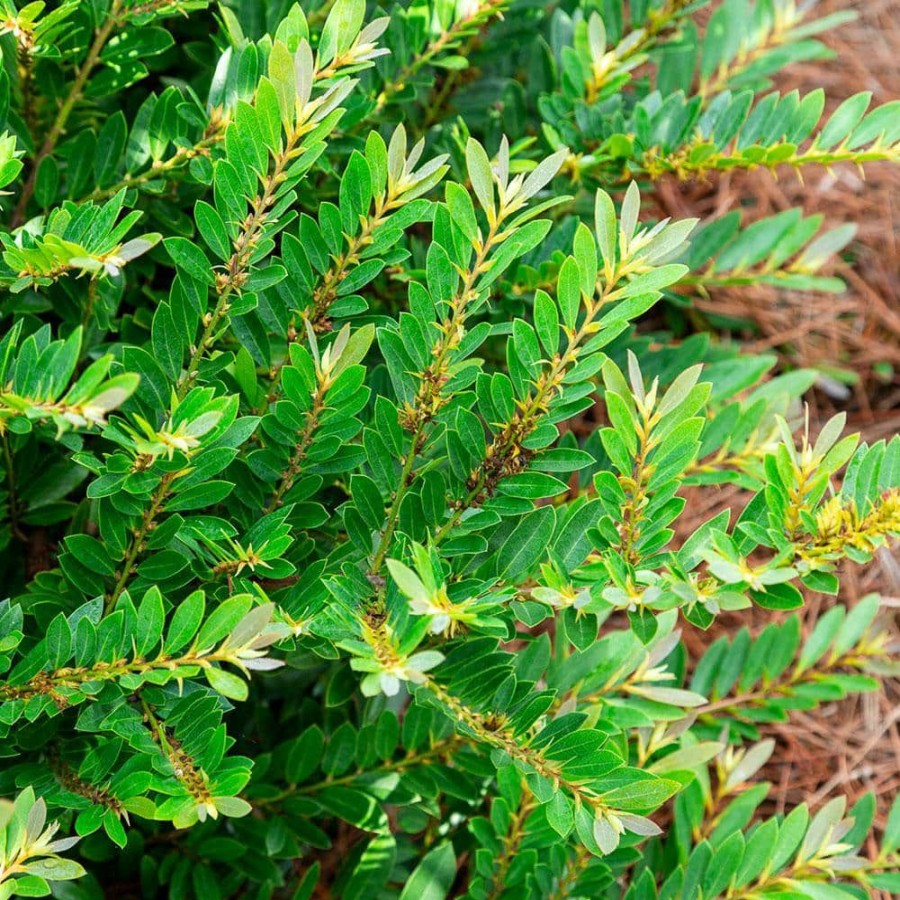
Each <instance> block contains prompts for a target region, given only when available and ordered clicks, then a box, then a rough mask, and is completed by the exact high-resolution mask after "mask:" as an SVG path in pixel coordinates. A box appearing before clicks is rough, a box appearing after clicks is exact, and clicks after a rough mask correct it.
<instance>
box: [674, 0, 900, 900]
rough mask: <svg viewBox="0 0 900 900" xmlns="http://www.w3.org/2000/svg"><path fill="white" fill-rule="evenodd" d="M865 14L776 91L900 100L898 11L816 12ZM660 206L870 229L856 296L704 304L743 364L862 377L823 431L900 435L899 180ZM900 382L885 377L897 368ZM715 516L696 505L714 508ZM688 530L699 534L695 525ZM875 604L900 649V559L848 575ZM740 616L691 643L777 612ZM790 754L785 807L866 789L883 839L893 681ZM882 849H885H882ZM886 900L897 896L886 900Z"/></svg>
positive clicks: (728, 187)
mask: <svg viewBox="0 0 900 900" xmlns="http://www.w3.org/2000/svg"><path fill="white" fill-rule="evenodd" d="M848 7H853V8H855V9H856V10H857V12H858V14H859V18H858V20H857V21H855V22H851V23H849V24H847V25H844V26H842V27H841V28H840V29H838V30H837V31H836V32H834V33H832V34H829V35H826V36H825V37H824V41H825V42H826V43H827V44H828V45H829V46H830V47H831V48H832V49H833V50H834V51H835V53H836V54H837V56H836V58H835V59H834V60H831V61H825V62H817V63H809V64H798V65H795V66H793V67H791V68H790V69H789V70H788V71H787V72H785V73H783V75H782V76H779V78H778V79H777V83H776V87H777V88H778V89H780V90H792V89H794V88H798V89H799V90H800V92H801V95H802V94H804V93H806V92H808V91H810V90H812V89H813V88H816V87H823V88H824V89H825V92H826V94H827V96H828V107H827V110H826V111H830V110H832V109H834V108H835V107H836V106H837V105H838V104H839V103H840V102H841V101H842V100H844V99H846V98H847V97H848V96H850V95H852V94H854V93H856V92H857V91H862V90H869V91H872V93H873V95H874V96H873V103H879V104H880V103H885V102H888V101H890V100H895V99H897V98H900V63H898V59H900V16H898V15H897V12H898V8H897V3H896V0H871V2H867V3H865V4H856V3H853V2H852V0H825V2H823V3H821V4H820V5H819V6H818V8H817V13H819V14H825V13H827V12H831V11H833V10H835V9H846V8H848ZM660 188H661V191H660V199H661V201H662V204H663V205H664V206H665V207H666V212H667V214H669V215H673V216H676V217H677V216H687V215H699V216H702V217H706V216H714V215H722V214H724V213H725V212H727V211H729V210H731V209H737V208H743V209H744V215H745V220H744V224H747V223H748V222H749V221H753V220H755V219H757V218H760V217H763V216H767V215H772V214H774V213H777V212H780V211H782V210H785V209H788V208H790V207H793V206H800V207H802V209H803V210H804V214H805V215H810V214H813V213H822V214H824V216H825V219H826V223H825V227H834V226H836V225H839V224H842V223H844V222H855V223H857V224H858V226H859V231H858V233H857V237H856V239H855V241H854V242H853V244H852V245H851V247H850V248H849V251H850V252H849V254H847V261H846V262H844V263H841V264H840V265H839V266H838V267H837V272H836V274H838V275H840V276H841V277H842V278H843V279H844V280H845V281H846V282H847V285H848V290H847V293H846V294H844V295H831V294H827V295H826V294H821V295H810V294H807V293H802V294H801V293H796V294H792V293H786V292H776V291H774V290H772V289H770V288H767V287H763V286H760V287H756V288H752V289H750V290H747V289H744V288H741V289H740V290H737V291H733V292H729V291H717V292H716V293H715V294H713V295H712V296H711V297H710V298H709V299H708V300H702V301H699V302H698V306H699V308H700V309H701V310H704V311H709V312H714V313H719V314H724V315H727V316H729V317H732V316H733V317H735V318H737V319H742V320H747V321H749V322H752V323H753V324H752V328H748V329H747V330H746V331H745V332H744V333H743V334H735V335H734V337H735V338H737V339H739V340H741V342H742V345H743V347H744V349H745V352H749V353H752V352H776V353H777V354H778V355H779V358H780V359H781V360H782V362H783V364H784V365H785V366H787V367H795V366H818V367H823V368H825V369H831V370H833V369H834V368H835V367H840V368H842V369H845V370H848V371H850V372H852V373H855V374H856V376H857V380H856V383H855V384H852V385H850V389H849V391H847V390H843V391H842V390H841V389H840V388H841V386H840V385H839V384H837V383H836V382H831V381H830V380H827V379H826V380H825V381H824V382H823V384H822V385H821V386H820V387H818V388H817V389H816V390H815V391H814V392H813V394H812V396H811V397H810V398H809V399H810V418H811V422H812V423H813V426H814V427H813V430H814V431H815V430H817V429H816V428H815V425H816V424H818V425H821V423H822V422H824V421H825V420H826V419H827V418H828V417H829V416H830V415H832V414H833V413H834V412H836V411H838V410H841V409H843V410H845V411H846V412H847V414H848V418H849V424H850V426H851V427H852V428H853V429H855V430H859V431H861V432H862V434H863V437H864V439H865V440H868V441H873V440H878V439H880V438H883V437H888V438H889V437H890V436H892V435H893V434H896V433H898V432H900V375H898V373H900V219H898V216H897V204H898V198H900V168H898V167H896V166H891V165H890V164H875V165H872V166H870V167H868V168H867V170H866V172H865V174H864V176H863V173H861V172H859V171H857V170H855V169H854V168H852V167H841V168H836V169H834V170H833V171H826V170H824V169H817V170H813V171H810V172H805V173H804V181H803V182H801V181H800V179H799V178H798V177H797V176H796V175H795V174H794V173H793V172H791V171H782V172H780V173H779V176H778V177H773V176H772V175H771V174H770V173H768V172H765V171H761V172H735V173H730V174H728V175H726V176H724V177H721V178H718V179H716V180H715V181H708V182H694V183H690V184H677V183H675V182H669V183H666V184H665V185H661V186H660ZM884 364H889V366H891V367H893V369H894V370H896V371H890V370H888V371H887V372H886V371H885V365H884ZM735 494H736V492H735V491H733V490H732V489H729V488H723V489H721V490H720V491H719V492H718V494H717V495H714V496H713V498H712V499H711V498H710V496H709V488H705V489H704V491H703V494H702V497H703V500H701V499H700V496H697V495H696V494H695V495H694V496H691V498H690V500H689V503H688V509H691V510H692V511H693V513H694V516H693V518H694V526H696V525H697V524H699V523H700V522H701V521H704V520H705V519H707V518H709V516H710V515H712V514H713V513H714V512H716V511H717V510H718V509H721V508H724V507H725V506H731V507H732V508H739V507H740V506H741V505H742V503H743V500H742V498H740V497H739V496H736V495H735ZM704 500H705V501H706V502H707V508H706V509H703V508H702V507H701V506H698V503H697V502H695V501H699V502H700V504H702V503H703V501H704ZM684 524H685V529H686V531H687V532H689V531H690V529H691V527H692V526H691V523H689V522H685V523H684ZM869 592H877V593H880V594H881V595H883V597H884V598H885V601H884V611H883V616H884V618H885V619H886V620H887V622H888V627H889V628H891V629H892V631H893V632H894V633H895V634H896V635H897V641H896V642H895V648H894V649H895V650H900V627H898V626H900V616H898V611H900V555H898V554H897V553H896V552H894V553H891V551H888V550H881V551H879V555H878V557H877V558H876V559H875V560H874V561H873V562H872V563H871V564H870V565H869V566H867V567H859V566H850V565H848V566H846V567H845V569H844V572H843V578H842V588H841V597H840V599H841V601H842V602H845V603H848V604H850V605H852V604H853V603H854V602H855V601H856V600H858V599H859V598H860V597H862V596H864V595H865V594H867V593H869ZM832 602H833V600H832V599H831V598H827V597H824V596H821V595H816V596H814V597H812V598H811V600H810V602H809V603H808V604H807V607H806V608H805V610H804V612H803V615H804V627H805V629H806V631H807V632H808V631H809V630H810V629H811V628H812V627H813V625H814V624H815V621H816V619H817V617H818V616H819V615H820V614H821V613H822V612H824V611H825V610H826V609H828V607H829V605H830V604H831V603H832ZM748 613H749V614H745V613H741V614H731V615H729V616H723V617H722V618H721V620H719V621H718V622H716V624H715V625H714V627H713V629H711V632H707V633H703V632H700V631H692V632H691V633H688V634H686V636H685V637H686V639H687V641H688V642H689V645H690V646H691V647H692V649H694V650H696V651H699V652H702V650H703V648H704V647H706V646H708V645H709V643H711V641H712V640H714V639H715V637H717V636H718V635H719V634H723V633H727V634H732V635H733V634H734V633H735V632H736V630H737V629H738V628H739V627H740V626H741V625H743V624H747V625H749V626H750V627H751V629H754V630H758V629H760V628H762V626H763V625H765V624H766V623H767V622H768V621H771V619H772V616H773V613H771V612H767V611H765V610H753V611H748ZM768 732H769V734H770V735H771V736H772V737H774V738H776V740H777V742H778V748H777V750H776V753H775V755H774V756H773V759H772V762H771V763H770V764H769V766H768V767H767V769H766V771H765V773H764V774H765V776H766V777H767V778H768V779H769V780H770V781H772V783H773V785H774V788H773V794H772V804H773V808H772V810H771V811H780V810H784V809H789V808H790V807H792V806H794V805H796V804H797V803H801V802H804V801H805V802H807V803H810V804H811V805H812V806H813V807H816V806H818V805H820V804H821V803H822V802H823V801H824V800H825V799H826V798H827V797H828V796H834V795H837V794H844V795H846V797H847V800H848V806H849V805H851V804H852V803H853V802H855V800H856V799H857V798H858V797H859V796H860V795H861V794H863V793H865V792H866V791H872V792H873V793H874V794H875V795H876V797H877V799H878V817H877V819H876V831H877V830H879V829H880V828H881V827H883V825H884V822H885V818H886V815H887V812H888V810H889V809H890V805H891V802H892V801H893V799H894V797H896V796H897V794H898V793H900V680H898V679H892V680H888V681H887V682H886V683H885V685H884V689H883V690H882V691H881V692H878V693H874V694H867V695H860V696H857V697H853V698H850V699H848V700H846V701H843V702H840V703H831V704H826V705H825V706H822V707H820V708H819V709H818V710H815V711H811V712H803V713H794V714H792V716H791V720H790V722H788V723H784V724H779V725H777V726H772V727H771V728H770V729H769V730H768ZM870 849H874V846H873V847H871V848H870ZM885 896H887V895H885Z"/></svg>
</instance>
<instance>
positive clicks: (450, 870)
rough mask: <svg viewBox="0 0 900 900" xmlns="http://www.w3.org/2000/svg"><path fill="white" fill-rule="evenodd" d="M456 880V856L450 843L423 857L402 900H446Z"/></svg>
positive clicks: (401, 895)
mask: <svg viewBox="0 0 900 900" xmlns="http://www.w3.org/2000/svg"><path fill="white" fill-rule="evenodd" d="M455 878H456V854H455V853H454V852H453V845H452V844H451V843H449V842H447V843H444V844H439V845H438V846H437V847H435V848H434V849H433V850H430V851H429V852H428V853H426V854H425V856H424V857H422V861H421V862H420V863H419V865H417V866H416V868H415V870H414V871H413V873H412V875H410V877H409V879H408V881H407V882H406V884H405V885H404V886H403V890H402V891H401V893H400V900H444V898H445V897H446V896H447V894H448V893H449V892H450V888H451V887H452V886H453V881H454V879H455Z"/></svg>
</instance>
